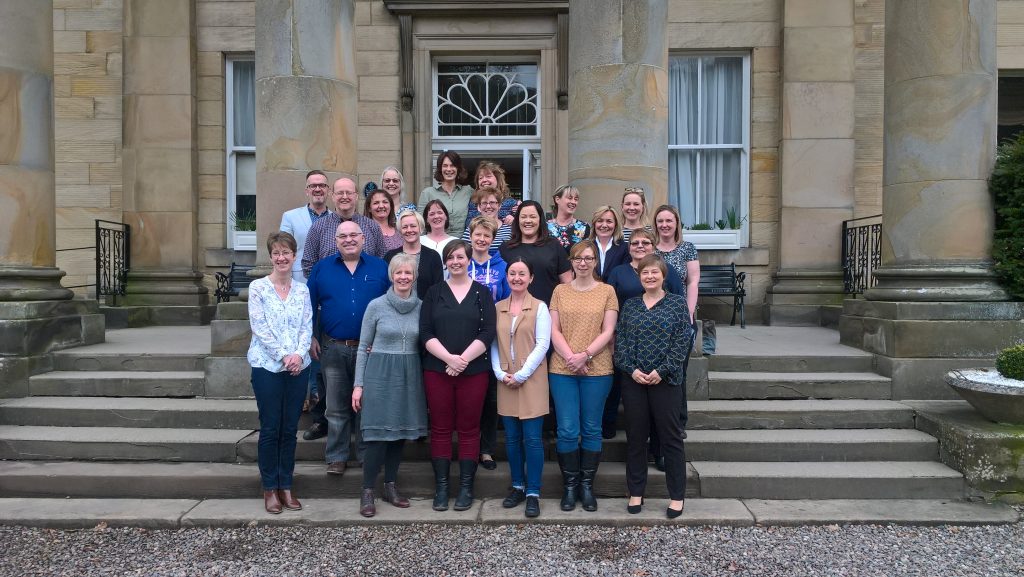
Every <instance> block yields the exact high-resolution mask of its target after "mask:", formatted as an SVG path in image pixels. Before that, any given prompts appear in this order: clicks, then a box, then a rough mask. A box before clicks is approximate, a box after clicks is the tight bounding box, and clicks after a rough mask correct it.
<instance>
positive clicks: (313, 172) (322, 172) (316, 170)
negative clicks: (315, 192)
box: [306, 168, 331, 182]
mask: <svg viewBox="0 0 1024 577" xmlns="http://www.w3.org/2000/svg"><path fill="white" fill-rule="evenodd" d="M314 174H319V175H320V176H322V177H324V178H327V182H330V181H331V179H330V178H328V177H327V174H326V173H324V171H322V170H320V169H319V168H314V169H313V170H311V171H309V172H307V173H306V180H309V177H311V176H313V175H314Z"/></svg>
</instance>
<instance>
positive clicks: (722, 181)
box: [669, 56, 743, 226]
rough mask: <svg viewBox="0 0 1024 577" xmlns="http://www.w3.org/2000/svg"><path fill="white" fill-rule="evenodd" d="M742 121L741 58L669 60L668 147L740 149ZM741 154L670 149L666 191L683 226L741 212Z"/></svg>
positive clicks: (680, 58)
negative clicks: (681, 219)
mask: <svg viewBox="0 0 1024 577" xmlns="http://www.w3.org/2000/svg"><path fill="white" fill-rule="evenodd" d="M698 69H699V74H698ZM698 99H699V103H698ZM742 122H743V58H742V57H739V56H677V57H673V58H672V59H671V63H670V64H669V144H697V145H700V144H736V145H742V144H743V126H742ZM741 154H742V150H741V149H739V148H735V149H701V150H673V151H670V153H669V191H670V192H669V193H670V198H671V199H672V201H673V202H674V204H675V205H676V206H677V207H679V211H680V214H681V216H682V218H683V223H684V225H685V226H693V225H694V224H697V223H705V224H710V225H714V223H715V221H716V220H720V219H724V218H725V215H726V212H727V211H728V210H729V209H734V210H735V211H736V212H737V214H739V212H740V200H741V199H740V178H741V174H740V170H741V166H742V163H741V160H742V159H741Z"/></svg>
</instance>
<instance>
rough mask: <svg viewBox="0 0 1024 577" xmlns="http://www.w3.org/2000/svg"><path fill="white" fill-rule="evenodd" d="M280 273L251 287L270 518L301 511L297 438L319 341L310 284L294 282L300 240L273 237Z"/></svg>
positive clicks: (253, 359)
mask: <svg viewBox="0 0 1024 577" xmlns="http://www.w3.org/2000/svg"><path fill="white" fill-rule="evenodd" d="M267 252H269V253H270V260H271V262H272V263H273V265H274V270H273V272H271V273H270V274H269V275H267V276H265V277H263V278H260V279H256V280H254V281H253V282H252V284H250V285H249V325H250V326H251V328H252V342H251V343H250V344H249V354H248V355H247V356H248V360H249V365H251V366H252V390H253V393H254V394H255V395H256V406H257V407H258V409H259V414H260V439H259V444H258V462H259V468H260V478H261V480H262V483H263V504H264V507H265V508H266V510H267V512H268V513H275V514H276V513H280V512H281V509H282V508H285V509H291V510H298V509H301V508H302V503H299V500H298V499H296V498H295V497H293V496H292V475H293V472H294V471H295V434H296V432H298V428H299V415H300V414H301V412H302V401H303V400H304V399H305V397H306V382H307V381H308V380H309V375H308V373H309V363H310V359H309V345H310V341H311V340H312V337H313V308H312V307H311V306H310V302H309V290H308V289H307V288H306V285H304V284H302V283H298V282H293V280H292V272H291V271H292V263H294V262H295V253H296V252H297V247H296V244H295V237H293V236H292V235H290V234H288V233H287V232H274V233H271V234H270V236H268V237H267Z"/></svg>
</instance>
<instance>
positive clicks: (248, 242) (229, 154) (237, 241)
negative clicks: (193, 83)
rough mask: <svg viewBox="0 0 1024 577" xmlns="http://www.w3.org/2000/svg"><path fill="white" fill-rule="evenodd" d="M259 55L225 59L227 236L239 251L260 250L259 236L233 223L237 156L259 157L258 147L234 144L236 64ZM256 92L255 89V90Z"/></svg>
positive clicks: (248, 60) (229, 246) (252, 59)
mask: <svg viewBox="0 0 1024 577" xmlns="http://www.w3.org/2000/svg"><path fill="white" fill-rule="evenodd" d="M253 61H255V56H254V55H252V54H247V55H238V56H229V57H226V58H225V59H224V67H225V68H224V104H225V117H224V155H225V159H224V161H225V162H224V173H225V181H226V182H225V192H226V198H225V200H226V202H225V203H224V204H225V214H224V222H225V223H226V225H227V226H225V229H226V234H227V245H228V248H233V249H234V250H238V251H255V250H256V233H255V232H254V231H236V230H235V229H234V226H233V225H232V222H231V213H232V212H237V211H236V204H235V198H236V194H235V193H236V191H235V185H236V183H237V163H236V162H235V159H236V156H237V155H238V154H239V153H246V154H248V153H251V154H253V155H254V156H255V154H256V147H255V146H236V145H235V143H234V138H235V114H234V112H235V110H234V80H235V75H234V64H235V62H253ZM253 90H255V86H254V87H253Z"/></svg>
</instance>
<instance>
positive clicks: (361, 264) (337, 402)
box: [307, 220, 391, 475]
mask: <svg viewBox="0 0 1024 577" xmlns="http://www.w3.org/2000/svg"><path fill="white" fill-rule="evenodd" d="M364 238H365V237H364V235H363V231H362V229H361V228H360V227H359V225H358V224H356V223H355V222H353V221H351V220H349V221H345V222H342V223H341V224H339V225H338V228H337V232H336V233H335V242H336V243H337V245H338V254H336V255H333V256H329V257H326V258H324V259H322V260H320V261H319V262H317V263H316V265H315V266H313V270H312V271H310V274H309V281H308V283H307V286H309V300H310V302H311V303H312V305H313V309H314V310H315V309H316V308H317V307H319V308H320V312H319V319H320V324H319V326H320V329H321V334H322V337H323V342H322V343H321V342H318V341H317V339H313V344H312V346H311V347H310V354H311V356H312V357H313V358H319V359H320V363H321V365H322V366H323V373H324V387H325V388H326V389H327V412H326V416H327V450H326V455H325V456H326V460H327V473H328V474H331V475H341V474H343V473H344V472H345V466H346V464H347V462H348V460H349V456H350V450H351V444H352V432H353V429H354V430H355V433H356V435H358V434H359V415H358V414H355V415H354V414H353V412H352V382H353V380H354V379H355V371H356V349H357V348H358V347H359V330H360V328H361V327H362V324H363V314H364V313H365V312H366V307H367V305H369V304H370V301H372V300H373V299H375V298H377V297H379V296H381V295H383V294H384V293H385V292H387V290H388V287H390V286H391V281H390V280H389V279H388V265H387V264H386V263H385V262H384V261H383V260H382V259H380V258H377V257H375V256H372V255H369V254H366V253H364V252H363V242H364ZM357 438H358V439H359V441H358V448H357V455H358V459H359V460H360V461H362V460H363V452H364V449H365V447H364V444H363V442H362V439H361V438H359V437H357Z"/></svg>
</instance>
